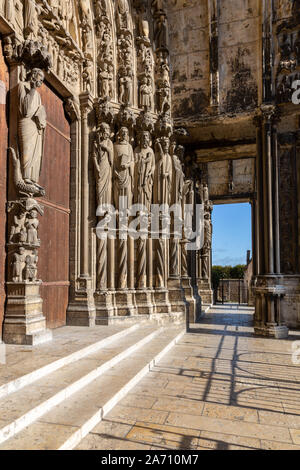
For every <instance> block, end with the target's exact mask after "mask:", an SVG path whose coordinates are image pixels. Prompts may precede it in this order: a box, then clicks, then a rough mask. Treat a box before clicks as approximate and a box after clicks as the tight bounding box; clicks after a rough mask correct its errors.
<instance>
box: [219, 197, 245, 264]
mask: <svg viewBox="0 0 300 470" xmlns="http://www.w3.org/2000/svg"><path fill="white" fill-rule="evenodd" d="M212 222H213V245H212V249H213V260H212V262H213V264H215V265H216V264H217V265H221V266H227V265H231V266H235V265H236V264H245V263H246V255H247V250H251V249H252V242H251V205H250V204H222V205H215V206H214V210H213V213H212Z"/></svg>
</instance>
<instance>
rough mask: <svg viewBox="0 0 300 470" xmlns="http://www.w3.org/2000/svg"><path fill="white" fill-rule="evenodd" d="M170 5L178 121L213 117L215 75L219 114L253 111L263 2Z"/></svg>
mask: <svg viewBox="0 0 300 470" xmlns="http://www.w3.org/2000/svg"><path fill="white" fill-rule="evenodd" d="M169 3H170V5H169V19H170V25H171V26H170V30H171V31H170V35H171V36H170V43H171V46H170V47H171V62H172V68H173V74H172V78H173V105H174V116H175V117H176V118H195V117H199V116H200V115H202V114H207V113H210V112H212V109H211V106H210V105H211V104H213V101H214V97H213V96H212V95H213V94H214V91H212V90H211V88H212V87H213V83H211V81H213V80H214V75H216V80H217V81H218V83H219V91H218V92H216V91H215V93H216V95H218V96H217V98H216V104H217V105H219V106H217V108H219V110H218V111H220V112H222V113H226V112H228V113H236V112H243V111H246V110H249V109H254V108H255V107H256V105H257V101H258V82H259V77H260V74H261V66H260V56H259V47H260V28H261V27H260V12H259V9H260V8H259V5H260V1H258V0H232V1H230V2H217V1H214V0H197V1H193V0H190V1H183V0H177V1H175V2H169ZM216 69H217V70H216Z"/></svg>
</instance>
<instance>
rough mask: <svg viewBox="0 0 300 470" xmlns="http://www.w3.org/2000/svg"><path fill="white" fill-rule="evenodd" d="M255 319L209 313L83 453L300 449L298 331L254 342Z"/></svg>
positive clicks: (248, 314) (230, 310) (232, 309)
mask: <svg viewBox="0 0 300 470" xmlns="http://www.w3.org/2000/svg"><path fill="white" fill-rule="evenodd" d="M252 315H253V310H252V309H251V308H248V307H244V306H243V307H240V308H238V307H237V306H236V305H235V306H234V305H231V306H217V308H213V309H211V310H210V311H209V312H208V313H206V315H205V316H204V318H203V320H202V322H201V323H200V324H197V325H192V327H191V332H190V333H188V334H186V335H185V336H184V337H183V338H182V339H181V341H180V342H179V343H178V344H177V345H176V346H175V347H174V348H173V349H172V350H171V351H170V353H169V354H167V355H166V356H165V357H164V358H163V359H162V361H161V362H160V363H159V366H158V367H157V366H156V367H155V368H154V370H153V371H152V372H150V373H149V374H148V375H147V376H146V377H145V378H144V379H143V380H142V381H141V382H140V383H139V384H138V385H137V386H136V387H134V388H133V389H132V391H131V393H129V394H128V395H127V396H126V397H125V398H124V399H123V400H121V401H120V403H119V405H118V406H117V407H115V408H114V409H113V410H112V412H111V413H109V414H108V415H107V416H106V417H105V420H103V422H102V423H100V424H99V426H97V428H95V429H93V430H92V432H91V433H90V434H89V435H88V436H87V437H86V438H85V439H83V441H82V442H81V443H80V445H79V446H78V449H103V448H105V449H119V450H125V449H139V448H146V449H148V450H164V449H197V450H211V449H219V450H255V449H270V450H281V449H286V450H300V366H296V365H293V364H292V357H291V351H292V350H291V347H292V342H293V341H294V340H300V332H299V331H295V332H294V331H293V332H291V336H290V338H289V339H287V340H274V339H267V338H257V337H254V335H253V328H252V324H251V321H252ZM118 429H120V430H121V431H120V432H118ZM140 446H142V447H140Z"/></svg>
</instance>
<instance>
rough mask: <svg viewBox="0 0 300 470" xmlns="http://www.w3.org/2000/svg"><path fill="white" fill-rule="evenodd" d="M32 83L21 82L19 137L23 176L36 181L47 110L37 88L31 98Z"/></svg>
mask: <svg viewBox="0 0 300 470" xmlns="http://www.w3.org/2000/svg"><path fill="white" fill-rule="evenodd" d="M30 90H31V87H30V83H28V82H21V83H20V84H19V89H18V95H19V119H18V138H19V146H20V157H21V167H22V176H23V178H24V179H29V180H31V181H33V182H35V183H38V182H39V177H40V169H41V162H42V154H43V141H44V129H45V127H46V111H45V108H44V106H43V105H42V101H41V96H40V94H39V93H38V92H37V91H36V90H35V92H34V95H33V97H32V99H31V100H30V97H29V92H30Z"/></svg>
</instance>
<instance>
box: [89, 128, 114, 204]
mask: <svg viewBox="0 0 300 470" xmlns="http://www.w3.org/2000/svg"><path fill="white" fill-rule="evenodd" d="M93 160H94V169H95V177H96V192H97V204H98V206H99V205H100V204H110V203H111V189H112V167H113V160H114V147H113V143H112V141H111V130H110V126H109V125H108V124H106V123H104V122H103V123H101V124H100V126H99V128H98V129H97V137H96V140H95V143H94V152H93Z"/></svg>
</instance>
